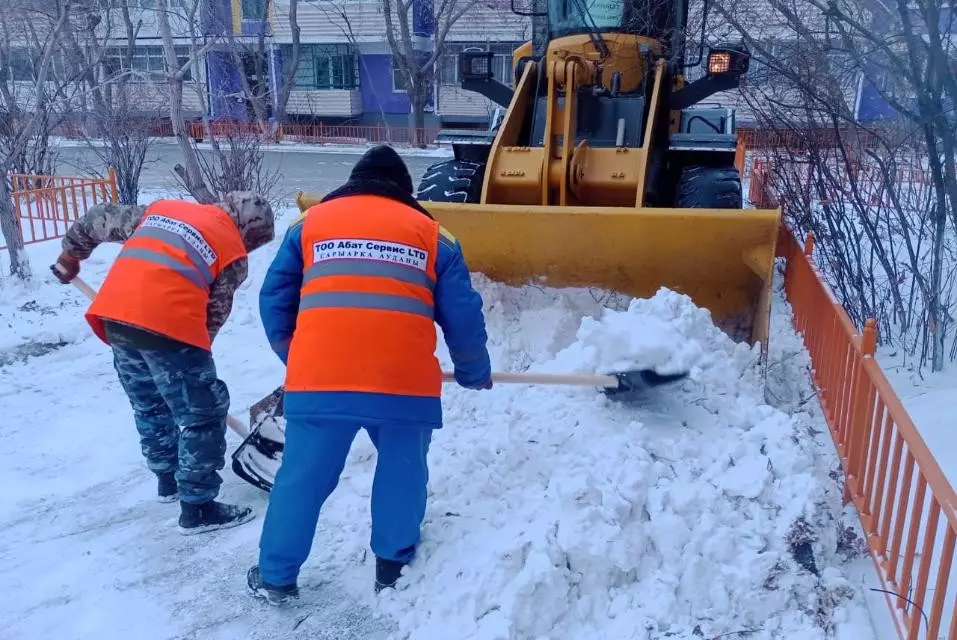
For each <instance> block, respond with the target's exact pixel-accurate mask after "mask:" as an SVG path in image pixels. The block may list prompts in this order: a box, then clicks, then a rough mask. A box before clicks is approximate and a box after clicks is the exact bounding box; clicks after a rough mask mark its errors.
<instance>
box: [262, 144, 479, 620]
mask: <svg viewBox="0 0 957 640" xmlns="http://www.w3.org/2000/svg"><path fill="white" fill-rule="evenodd" d="M412 194H413V188H412V179H411V177H410V176H409V172H408V170H407V169H406V166H405V163H404V162H403V161H402V159H401V158H400V157H399V155H398V154H397V153H396V152H395V151H394V150H393V149H391V148H390V147H387V146H379V147H375V148H373V149H371V150H369V151H368V152H366V154H365V155H364V156H363V157H362V158H361V159H360V160H359V162H358V163H357V164H356V166H355V168H354V169H353V171H352V174H351V175H350V177H349V180H348V182H346V184H345V185H343V186H342V187H340V188H339V189H338V190H336V191H333V192H332V193H330V194H329V195H327V196H326V197H325V198H323V200H322V202H321V203H320V204H318V205H316V206H314V207H312V208H310V209H309V210H308V211H306V213H305V215H304V216H303V217H301V218H300V219H299V220H298V221H296V222H294V223H293V224H292V225H290V228H289V231H287V233H286V236H285V238H284V239H283V242H282V245H281V246H280V248H279V251H278V253H277V254H276V257H275V259H274V261H273V263H272V265H271V266H270V267H269V270H268V272H267V274H266V278H265V280H264V281H263V285H262V290H261V292H260V314H261V316H262V321H263V325H264V327H265V330H266V336H267V338H268V339H269V342H270V344H271V345H272V348H273V350H274V351H275V352H276V353H277V354H278V355H279V357H280V358H281V359H282V361H283V362H284V363H285V364H286V379H285V399H284V407H283V414H284V416H285V419H286V430H285V444H284V448H283V460H282V464H281V465H280V468H279V471H278V473H277V474H276V479H275V483H274V485H273V488H272V491H271V493H270V497H269V506H268V508H267V510H266V516H265V520H264V522H263V531H262V537H261V539H260V543H259V546H260V553H259V564H258V565H255V566H253V567H251V568H250V569H249V571H248V572H247V585H248V587H249V590H250V592H251V593H252V594H253V595H254V596H257V597H261V598H263V599H265V600H267V601H268V602H269V603H270V604H282V603H285V602H287V601H288V600H289V599H290V598H295V597H297V596H298V593H299V592H298V587H297V579H298V576H299V570H300V567H301V566H302V564H303V563H304V562H305V561H306V559H307V557H308V555H309V551H310V548H311V545H312V539H313V536H314V535H315V530H316V524H317V521H318V518H319V511H320V509H321V507H322V505H323V503H324V502H325V501H326V499H327V498H328V497H329V495H330V494H331V493H332V491H333V489H334V488H335V486H336V484H337V482H338V481H339V475H340V474H341V472H342V470H343V467H344V465H345V461H346V456H347V455H348V453H349V448H350V447H351V444H352V441H353V438H354V437H355V436H356V434H357V433H358V431H359V429H360V428H363V427H364V428H365V430H366V432H367V433H368V435H369V438H370V439H371V440H372V443H373V445H375V447H376V449H377V451H378V457H377V462H376V472H375V478H374V481H373V486H372V539H371V547H372V551H373V553H374V554H375V556H376V578H375V589H376V591H379V590H380V589H382V588H385V587H392V586H394V585H395V582H396V580H397V579H398V578H399V576H400V574H401V571H402V568H403V567H404V566H405V565H406V564H408V563H409V562H410V561H411V560H412V558H413V556H414V554H415V549H416V545H417V544H418V542H419V535H420V534H419V530H420V526H421V523H422V520H423V518H424V516H425V507H426V495H427V493H426V485H427V482H428V477H429V476H428V464H427V461H426V458H427V454H428V449H429V443H430V441H431V437H432V431H433V430H434V429H439V428H441V426H442V405H441V398H440V395H441V390H442V371H441V369H440V368H439V362H438V360H437V359H436V357H435V349H436V343H437V334H436V329H435V323H436V322H437V323H438V324H439V325H440V326H441V328H442V331H443V335H444V338H445V342H446V344H447V345H448V347H449V353H450V355H451V358H452V362H453V364H454V367H455V378H456V380H457V382H458V383H459V384H460V385H461V386H463V387H466V388H470V389H488V388H491V386H492V380H491V366H490V361H489V354H488V350H487V348H486V342H487V336H486V331H485V318H484V315H483V313H482V299H481V297H480V296H479V294H478V293H477V292H476V291H475V290H474V289H473V288H472V284H471V278H470V275H469V270H468V267H467V266H466V263H465V260H464V258H463V257H462V252H461V247H460V246H459V243H458V241H457V240H456V239H455V238H454V237H453V236H452V234H450V233H449V232H448V231H447V230H445V229H444V228H443V227H441V226H440V225H439V223H438V222H436V221H435V220H434V219H433V218H432V216H431V215H429V213H428V211H427V210H426V209H424V208H423V207H422V206H421V205H420V204H419V203H418V202H417V201H416V200H415V198H413V196H412Z"/></svg>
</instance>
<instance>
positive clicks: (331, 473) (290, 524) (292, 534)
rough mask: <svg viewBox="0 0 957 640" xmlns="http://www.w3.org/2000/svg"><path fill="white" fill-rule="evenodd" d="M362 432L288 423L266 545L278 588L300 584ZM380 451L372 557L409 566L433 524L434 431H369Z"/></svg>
mask: <svg viewBox="0 0 957 640" xmlns="http://www.w3.org/2000/svg"><path fill="white" fill-rule="evenodd" d="M359 428H360V427H359V426H358V425H350V424H343V423H341V422H336V423H333V424H329V423H327V422H325V421H323V420H318V419H302V418H293V419H290V420H288V421H287V422H286V435H285V444H284V446H283V458H282V464H281V465H280V467H279V471H278V472H277V473H276V480H275V483H274V484H273V488H272V491H271V492H270V495H269V506H268V507H267V509H266V517H265V520H264V522H263V531H262V537H261V538H260V541H259V570H260V572H261V574H262V577H263V581H264V582H266V583H267V584H270V585H274V586H284V585H291V584H295V583H296V580H297V578H298V577H299V569H300V567H302V565H303V563H304V562H305V561H306V558H308V557H309V552H310V551H311V549H312V540H313V537H314V536H315V533H316V524H317V523H318V521H319V510H320V509H321V508H322V505H323V503H324V502H325V501H326V499H327V498H328V497H329V496H330V495H331V494H332V491H333V490H334V489H335V488H336V485H337V484H338V483H339V476H340V474H341V473H342V470H343V468H344V467H345V463H346V457H347V456H348V455H349V448H350V447H351V446H352V441H353V439H354V438H355V436H356V434H357V433H358V432H359ZM365 430H366V432H367V433H368V434H369V438H370V439H371V440H372V443H373V444H374V445H375V448H376V451H377V452H378V456H377V459H376V469H375V478H374V479H373V483H372V539H371V547H372V552H373V553H374V554H375V555H376V556H377V557H379V558H383V559H387V560H395V561H398V562H403V563H407V562H409V561H410V560H411V559H412V557H413V556H414V554H415V546H416V545H417V544H418V542H419V531H420V527H421V525H422V520H423V518H424V517H425V503H426V498H427V489H426V485H427V484H428V481H429V469H428V462H427V460H426V458H427V457H428V451H429V444H430V443H431V440H432V429H431V428H428V427H409V426H404V425H403V426H395V427H365Z"/></svg>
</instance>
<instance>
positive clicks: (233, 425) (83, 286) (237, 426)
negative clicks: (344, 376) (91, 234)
mask: <svg viewBox="0 0 957 640" xmlns="http://www.w3.org/2000/svg"><path fill="white" fill-rule="evenodd" d="M70 284H72V285H73V286H74V287H76V288H77V289H79V290H80V291H82V292H83V294H84V295H85V296H86V297H87V298H89V299H90V302H92V301H93V298H95V297H96V289H94V288H93V287H91V286H90V285H88V284H87V283H86V282H84V281H83V279H82V278H80V276H76V277H74V278H73V279H72V280H70ZM226 424H227V425H228V426H229V428H230V429H232V430H233V431H235V432H236V435H238V436H239V437H240V438H246V437H248V436H249V429H247V428H246V425H244V424H243V423H242V422H240V421H239V420H237V419H236V418H234V417H232V416H231V415H228V414H227V415H226Z"/></svg>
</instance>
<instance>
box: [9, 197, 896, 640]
mask: <svg viewBox="0 0 957 640" xmlns="http://www.w3.org/2000/svg"><path fill="white" fill-rule="evenodd" d="M291 217H292V216H291V215H288V214H287V215H286V216H285V217H284V218H283V220H284V221H288V220H289V219H290V218H291ZM280 226H281V227H284V226H285V225H284V224H282V223H281V224H280ZM29 251H30V253H31V256H32V259H33V267H34V270H35V272H36V273H37V279H36V280H37V282H36V283H35V284H34V285H33V287H32V288H29V289H27V288H24V287H22V286H20V285H19V284H17V283H16V282H14V281H12V280H11V279H9V278H7V279H5V280H3V281H0V326H8V327H9V328H7V329H6V330H5V332H4V333H3V335H2V338H0V408H2V410H0V416H2V423H3V426H2V427H0V443H2V446H0V486H3V487H5V488H6V490H5V491H4V492H3V497H2V501H0V592H2V593H4V594H5V597H4V598H3V599H2V601H0V637H2V638H8V637H9V638H18V639H24V640H27V639H34V638H35V639H41V638H42V639H46V638H71V639H74V638H75V639H77V640H80V639H86V638H90V639H95V640H108V639H111V638H118V639H119V638H123V639H126V638H137V639H143V640H154V639H155V640H166V639H172V638H197V639H198V638H202V639H204V640H214V639H220V638H221V639H227V638H228V639H238V638H271V639H276V640H278V639H283V638H321V639H325V638H328V639H333V638H334V639H336V640H350V639H353V638H355V639H358V638H362V639H369V640H372V639H379V638H382V639H385V638H390V637H391V638H395V639H396V640H398V639H403V640H404V639H409V640H424V639H436V640H447V639H448V640H468V639H474V640H506V639H507V640H512V639H515V640H518V639H528V640H533V639H534V640H544V639H548V640H579V639H581V640H603V639H608V640H629V639H632V638H634V639H649V640H650V639H658V638H661V639H664V638H669V639H688V640H691V639H698V638H714V637H718V636H722V635H724V636H725V637H735V636H734V635H730V636H728V635H727V634H739V635H740V634H743V633H745V632H750V633H749V635H747V636H746V637H749V638H753V639H771V638H775V639H776V638H781V639H785V638H787V639H788V640H805V639H807V640H811V639H818V638H820V639H824V638H841V639H848V640H851V639H853V640H859V639H860V640H862V639H870V638H878V637H882V636H881V635H880V634H879V633H878V632H877V630H876V629H875V627H880V628H881V630H882V631H883V630H884V629H885V625H886V619H885V618H883V617H882V616H881V615H880V611H879V610H874V612H873V613H871V614H869V613H868V609H867V607H866V604H865V603H866V602H867V600H868V599H869V598H870V596H869V595H868V593H867V587H870V586H876V585H877V581H876V578H875V577H873V575H872V573H870V572H869V569H870V568H869V562H870V561H869V560H867V559H866V558H863V557H861V556H860V555H859V547H858V546H857V545H855V544H853V543H849V541H848V540H849V537H848V531H851V532H854V531H859V529H858V527H857V520H856V516H855V515H854V514H853V512H851V511H846V512H845V511H844V510H843V509H842V506H841V491H840V487H839V485H838V484H837V482H836V481H835V479H834V478H835V477H836V474H835V473H834V470H835V469H836V467H837V461H836V458H835V455H834V448H833V445H832V443H831V441H830V437H829V435H828V433H827V429H826V426H825V425H824V423H823V420H822V418H821V416H820V411H819V409H818V406H817V403H816V400H815V399H814V397H813V392H811V390H810V387H809V385H808V384H807V383H806V378H805V375H806V367H807V364H808V360H807V355H806V353H805V352H804V350H803V348H802V347H801V345H800V341H799V340H798V338H797V337H796V336H795V335H794V333H793V331H791V329H790V325H789V320H788V318H789V316H788V313H789V310H788V308H787V305H786V303H785V302H784V300H783V298H782V296H781V294H780V292H778V294H777V296H776V299H775V301H774V302H775V317H774V323H773V336H772V339H771V343H770V344H771V358H770V365H769V384H768V391H769V393H768V395H767V397H768V398H769V399H770V401H771V402H772V403H773V404H774V407H772V406H770V405H768V404H766V403H765V395H764V389H763V387H762V384H761V382H760V375H759V367H758V366H756V360H757V351H756V350H752V349H749V348H748V347H747V346H745V345H735V344H734V343H732V342H731V341H730V340H729V339H727V338H726V337H725V336H724V335H723V334H721V333H720V332H719V331H717V330H716V329H715V328H714V327H713V326H712V325H711V324H710V321H709V318H708V315H707V313H706V312H703V311H701V310H699V309H697V308H695V307H694V306H693V305H692V304H690V302H689V301H688V300H687V299H686V298H684V297H682V296H678V295H676V294H673V293H670V292H666V291H662V292H660V293H659V294H658V295H657V296H655V298H653V299H651V300H638V301H634V302H632V303H631V305H630V306H629V305H628V304H627V301H622V300H618V299H612V298H606V297H599V296H597V295H596V294H595V292H590V291H564V292H559V291H555V290H549V289H544V290H542V289H540V288H535V287H526V288H524V289H514V288H509V287H504V286H501V285H498V284H495V283H489V282H487V281H486V280H485V279H484V278H482V277H481V276H476V283H477V285H478V286H479V287H480V290H481V292H482V294H483V297H484V299H485V310H486V314H487V321H488V325H489V333H490V336H491V345H490V349H491V352H492V359H493V365H494V368H495V369H496V370H513V371H514V370H523V369H531V370H535V371H555V372H557V371H580V372H595V371H604V370H609V369H615V368H620V367H634V366H635V365H641V366H654V365H662V366H668V365H673V366H691V367H692V368H693V375H692V379H691V380H688V381H686V382H684V383H681V384H679V385H676V386H675V387H671V388H667V389H661V390H658V391H656V392H655V393H654V394H651V395H649V396H648V398H647V399H646V401H645V402H643V403H642V404H641V405H640V406H622V405H620V404H616V403H613V402H611V401H609V400H608V399H606V398H604V397H603V396H602V395H601V394H598V393H596V392H594V391H593V390H591V389H575V388H547V387H535V388H533V387H526V386H516V385H500V386H498V387H497V388H495V389H493V390H492V391H488V392H473V391H467V390H464V389H460V388H458V387H456V386H454V385H448V386H446V388H445V395H444V398H443V401H444V406H445V411H446V427H445V428H444V429H443V430H442V431H440V432H438V433H437V434H436V437H435V438H434V441H433V442H434V444H433V448H432V452H431V455H430V465H431V480H430V501H429V508H428V513H427V515H426V522H425V525H424V530H423V535H424V540H423V543H422V545H421V547H420V552H419V557H418V558H417V560H416V562H415V563H414V564H413V566H412V567H410V572H409V574H408V575H407V577H406V578H405V579H404V580H403V582H404V586H403V588H402V589H400V590H399V591H397V592H394V593H393V592H385V593H384V594H383V595H382V596H379V597H376V596H375V595H373V593H372V577H373V569H372V566H373V558H372V556H371V553H370V552H369V551H368V539H369V507H368V505H369V494H370V489H371V482H372V473H371V470H372V469H373V467H374V463H375V451H374V449H373V448H372V445H371V443H369V441H368V439H367V438H366V437H365V435H364V434H363V435H360V436H359V437H358V438H357V439H356V442H355V444H354V446H353V450H352V453H351V454H350V459H349V462H348V463H347V467H346V471H345V473H344V474H343V477H342V480H341V482H340V484H339V486H338V488H337V489H336V491H335V493H334V494H333V496H332V498H331V499H330V500H329V501H328V503H327V504H326V506H325V508H324V509H323V513H322V515H321V517H320V523H319V529H318V531H317V536H316V540H315V544H314V546H313V553H312V556H311V558H310V560H309V562H308V563H307V564H306V566H305V567H304V571H303V575H302V582H301V586H302V592H303V601H302V603H301V604H300V605H299V606H298V607H296V608H294V609H291V610H278V611H277V610H273V609H267V608H266V607H265V606H264V605H262V604H261V603H260V602H258V601H253V600H251V599H249V598H248V596H247V595H246V594H245V592H244V576H245V570H246V568H247V567H248V566H249V565H251V564H252V563H253V562H255V560H256V554H257V541H258V536H259V531H260V527H261V526H262V518H261V516H262V514H263V512H264V508H265V504H266V499H267V496H266V494H263V493H262V492H260V491H258V490H257V489H255V488H253V487H251V486H249V485H247V484H245V483H243V482H242V481H241V480H239V479H238V478H236V477H235V476H234V475H233V474H232V472H231V471H229V470H228V469H227V470H224V472H223V475H224V478H225V483H224V485H223V498H224V499H226V500H230V501H239V502H243V503H252V504H254V505H255V507H256V509H257V512H258V514H259V517H258V518H257V519H256V520H254V521H252V522H251V523H250V524H247V525H244V526H242V527H239V528H237V529H231V530H226V531H222V532H217V533H213V534H208V535H203V536H195V537H183V536H180V535H179V534H178V533H177V532H176V529H175V519H176V516H177V515H178V508H177V505H176V504H173V505H164V504H159V503H157V502H155V500H154V499H153V498H154V493H155V483H154V479H153V476H152V475H151V474H150V473H149V472H148V471H147V470H146V468H145V464H144V463H143V460H142V457H141V456H140V452H139V447H138V444H137V436H136V431H135V429H134V427H133V424H132V417H131V410H130V407H129V403H128V401H127V400H126V397H125V396H124V394H123V391H122V389H121V388H120V385H119V383H118V382H117V380H116V376H115V373H114V371H113V368H112V361H111V355H110V352H109V349H108V348H107V347H106V345H104V344H102V343H101V342H99V341H98V340H97V339H96V338H95V337H93V336H92V334H91V332H90V331H89V329H88V327H87V325H86V323H85V321H84V320H83V317H82V315H83V312H84V310H85V308H86V306H87V302H86V300H85V299H84V298H83V297H82V295H81V294H80V293H79V292H77V291H75V290H74V289H73V288H72V287H64V286H62V285H59V284H58V283H56V282H54V281H52V278H51V277H47V275H46V274H47V271H46V268H47V265H49V264H50V263H51V262H52V260H53V259H54V258H55V255H56V253H57V251H58V243H57V242H52V243H44V244H41V245H35V246H32V247H30V249H29ZM117 251H118V246H103V247H101V248H100V249H98V250H97V251H96V252H95V254H94V256H93V257H92V258H91V260H89V261H87V262H85V263H84V266H83V272H82V274H81V275H82V276H83V277H84V278H86V279H87V281H88V282H89V283H90V284H92V285H94V286H97V285H98V284H99V283H100V281H101V279H102V276H103V274H104V273H105V270H106V268H107V267H108V266H109V264H110V262H111V260H112V259H113V258H114V257H115V255H116V253H117ZM274 251H275V246H274V245H273V246H271V247H267V248H265V249H263V250H261V251H260V252H258V253H257V254H254V256H253V257H252V259H251V269H250V271H251V275H250V281H249V282H248V283H247V284H246V285H245V286H244V287H243V289H242V290H241V291H240V293H239V295H238V296H237V300H236V304H235V307H234V311H233V314H232V316H231V317H230V319H229V321H228V323H227V324H226V327H225V328H224V329H223V331H222V333H221V334H220V337H219V338H218V339H217V341H216V345H215V347H214V352H215V355H216V358H217V365H218V367H219V369H220V376H221V377H222V378H223V379H224V380H225V381H226V382H227V384H228V385H229V389H230V393H231V397H232V410H231V412H232V413H233V415H235V416H237V417H239V418H241V419H243V420H246V419H247V417H248V416H247V414H246V411H247V409H248V407H249V405H250V404H252V403H253V402H255V401H256V400H258V399H259V398H261V397H262V396H264V395H266V394H267V393H269V392H270V391H271V390H272V389H273V388H275V387H276V386H277V385H278V384H280V382H281V380H282V365H281V363H280V362H279V360H278V359H277V358H276V357H275V356H274V355H273V354H272V353H271V352H270V351H269V348H268V346H267V343H266V340H265V336H264V335H263V332H262V329H261V325H260V323H259V317H258V311H257V306H256V303H257V294H258V290H259V286H260V283H261V280H262V276H263V273H264V271H265V268H266V265H267V264H268V262H269V260H270V259H271V257H272V254H273V252H274ZM603 305H605V306H603ZM44 352H45V353H44ZM439 355H440V358H441V359H442V360H443V363H444V364H446V365H447V364H448V357H447V353H446V352H445V351H444V347H440V354H439ZM228 437H229V439H230V446H229V451H230V452H231V451H232V450H234V449H235V447H236V445H237V444H238V440H237V439H236V437H235V436H234V435H233V434H232V433H231V432H230V433H229V435H228ZM808 549H810V550H811V551H812V552H813V559H814V565H813V569H814V570H815V571H816V572H817V573H818V574H819V575H817V576H816V575H814V573H812V572H811V571H809V570H808V569H807V568H806V567H810V566H811V564H810V563H809V562H808V560H807V558H808V556H809V555H811V554H808V553H807V550H808ZM802 563H803V564H804V565H805V566H802ZM862 581H863V582H862ZM877 602H878V605H877V606H878V608H879V607H880V606H881V604H882V603H881V602H880V601H877ZM871 616H873V618H874V622H873V623H872V621H871Z"/></svg>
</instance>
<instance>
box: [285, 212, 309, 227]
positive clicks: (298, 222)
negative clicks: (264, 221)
mask: <svg viewBox="0 0 957 640" xmlns="http://www.w3.org/2000/svg"><path fill="white" fill-rule="evenodd" d="M307 215H309V210H308V209H306V210H305V211H303V212H302V213H300V214H299V215H298V216H296V217H295V218H293V219H292V222H290V223H289V229H293V228H294V227H298V226H301V225H302V223H303V222H304V221H305V219H306V216H307Z"/></svg>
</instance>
